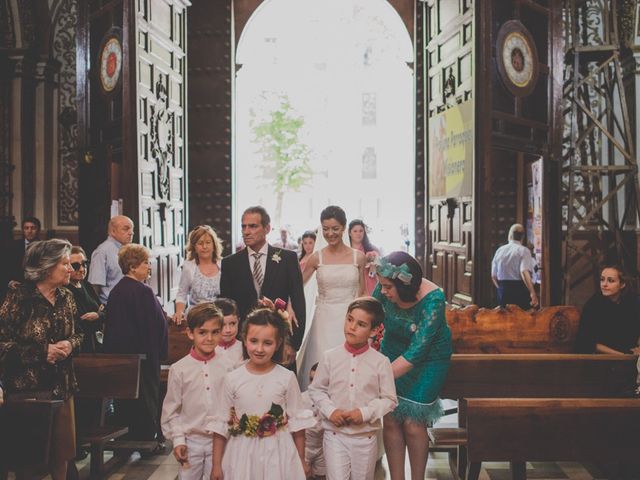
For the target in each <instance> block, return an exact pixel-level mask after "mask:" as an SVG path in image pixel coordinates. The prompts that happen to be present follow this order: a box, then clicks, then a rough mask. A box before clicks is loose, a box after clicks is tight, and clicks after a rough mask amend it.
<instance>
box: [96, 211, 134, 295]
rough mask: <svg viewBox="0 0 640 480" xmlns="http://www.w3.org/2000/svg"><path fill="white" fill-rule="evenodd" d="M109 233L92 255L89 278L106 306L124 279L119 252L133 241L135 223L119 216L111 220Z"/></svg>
mask: <svg viewBox="0 0 640 480" xmlns="http://www.w3.org/2000/svg"><path fill="white" fill-rule="evenodd" d="M108 231H109V236H108V237H107V239H106V240H105V241H104V242H102V243H101V244H100V245H98V248H96V249H95V250H94V251H93V254H92V255H91V266H90V268H89V278H88V280H89V283H90V284H91V285H93V288H94V289H95V290H96V293H97V294H98V296H99V297H100V302H101V303H103V304H105V305H106V303H107V299H108V298H109V293H110V292H111V289H112V288H113V287H115V286H116V283H118V282H119V281H120V279H121V278H122V269H121V268H120V265H119V264H118V252H119V251H120V248H122V246H123V245H127V244H128V243H131V240H133V221H132V220H131V219H130V218H129V217H125V216H124V215H117V216H115V217H113V218H111V220H109V226H108Z"/></svg>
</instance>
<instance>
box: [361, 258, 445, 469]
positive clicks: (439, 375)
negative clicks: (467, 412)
mask: <svg viewBox="0 0 640 480" xmlns="http://www.w3.org/2000/svg"><path fill="white" fill-rule="evenodd" d="M376 273H377V275H378V282H379V283H378V286H377V287H376V289H375V290H374V292H373V296H374V297H375V298H377V299H378V300H380V301H381V302H382V305H383V306H384V310H385V320H384V328H385V331H384V338H383V339H382V345H381V348H380V351H381V352H382V353H383V354H384V355H386V356H387V357H388V358H389V360H390V361H391V367H392V368H393V375H394V377H395V379H396V392H397V395H398V407H397V408H396V409H395V410H394V411H393V412H392V413H389V414H387V415H386V416H385V417H384V429H383V437H384V446H385V450H386V453H387V459H388V461H389V470H390V473H391V479H392V480H396V479H403V478H404V458H405V450H406V451H408V452H409V463H410V465H411V478H412V479H414V480H415V479H423V478H424V476H425V471H426V468H427V457H428V451H429V436H428V435H427V427H428V426H429V425H430V424H432V423H433V422H435V421H436V420H438V419H439V418H440V417H441V416H442V413H443V411H442V405H441V402H440V399H439V398H438V394H439V392H440V388H441V387H442V384H443V383H444V380H445V377H446V375H447V370H448V368H449V362H450V358H451V352H452V348H451V332H450V331H449V327H448V326H447V322H446V319H445V298H444V294H443V292H442V290H441V289H440V288H439V287H438V286H437V285H436V284H435V283H433V282H430V281H429V280H426V279H424V278H422V268H421V267H420V264H419V263H418V262H417V261H416V260H415V259H414V258H413V257H412V256H411V255H409V254H407V253H405V252H393V253H391V254H389V255H387V256H386V257H384V258H382V259H379V260H378V261H377V268H376Z"/></svg>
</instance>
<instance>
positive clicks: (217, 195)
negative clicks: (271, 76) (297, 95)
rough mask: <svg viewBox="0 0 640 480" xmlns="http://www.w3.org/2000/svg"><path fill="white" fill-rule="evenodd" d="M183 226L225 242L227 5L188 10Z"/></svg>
mask: <svg viewBox="0 0 640 480" xmlns="http://www.w3.org/2000/svg"><path fill="white" fill-rule="evenodd" d="M188 22H189V28H188V35H189V93H188V98H189V101H188V104H189V227H194V226H196V225H200V224H209V225H211V226H212V227H213V228H214V230H215V231H216V233H217V234H218V235H219V236H220V237H221V239H222V241H223V246H224V251H225V253H232V252H233V248H231V247H232V245H230V243H231V192H232V183H231V172H232V165H231V138H232V137H231V118H232V116H231V101H232V96H231V87H232V78H233V71H232V68H231V66H232V55H233V53H232V52H233V46H232V28H231V0H216V1H197V2H194V3H193V6H191V7H190V8H189V20H188Z"/></svg>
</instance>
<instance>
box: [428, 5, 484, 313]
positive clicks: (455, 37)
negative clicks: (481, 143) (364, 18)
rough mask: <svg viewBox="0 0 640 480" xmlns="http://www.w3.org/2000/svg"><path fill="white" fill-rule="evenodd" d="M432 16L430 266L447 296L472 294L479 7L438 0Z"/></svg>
mask: <svg viewBox="0 0 640 480" xmlns="http://www.w3.org/2000/svg"><path fill="white" fill-rule="evenodd" d="M424 8H425V12H424V16H425V21H426V26H425V29H426V39H427V41H426V47H425V52H424V56H425V60H424V61H425V66H426V79H425V80H426V88H425V92H426V99H425V105H426V115H425V116H426V118H427V127H426V130H427V182H426V183H427V186H426V188H427V192H428V197H427V198H428V200H427V222H428V225H429V233H428V237H427V274H428V275H430V276H431V278H432V280H433V281H434V282H435V283H437V284H438V285H440V286H441V287H442V288H443V289H444V291H445V296H446V298H447V301H449V302H451V303H454V304H458V305H467V304H469V303H471V302H472V277H473V263H474V258H473V245H474V243H473V242H474V238H473V201H472V198H473V197H472V196H473V168H474V156H473V155H474V146H473V141H474V110H475V101H474V93H473V92H474V84H473V81H474V78H475V77H474V61H473V55H474V33H473V29H474V24H473V22H474V11H473V2H472V1H471V0H465V1H459V0H434V1H429V2H427V3H426V4H425V5H424Z"/></svg>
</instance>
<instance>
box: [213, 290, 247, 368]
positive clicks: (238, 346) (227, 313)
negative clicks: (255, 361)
mask: <svg viewBox="0 0 640 480" xmlns="http://www.w3.org/2000/svg"><path fill="white" fill-rule="evenodd" d="M213 304H214V305H215V306H216V307H218V308H219V309H220V311H221V312H222V315H224V320H223V323H222V336H221V338H220V341H219V342H218V346H217V347H216V353H218V354H220V355H225V356H228V357H229V358H230V359H231V362H232V363H233V365H234V366H235V367H239V366H240V365H242V364H243V363H244V357H243V356H242V342H240V341H238V338H237V337H238V305H237V304H236V302H235V301H234V300H232V299H231V298H223V297H221V298H217V299H215V300H214V301H213Z"/></svg>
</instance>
